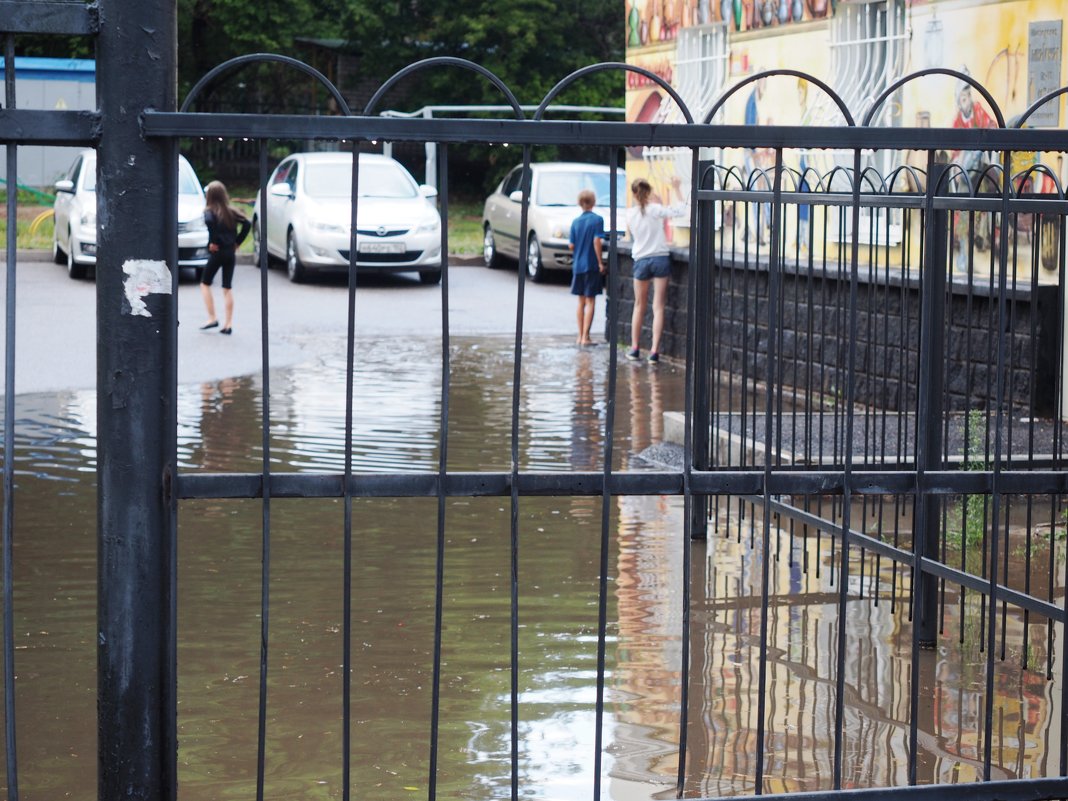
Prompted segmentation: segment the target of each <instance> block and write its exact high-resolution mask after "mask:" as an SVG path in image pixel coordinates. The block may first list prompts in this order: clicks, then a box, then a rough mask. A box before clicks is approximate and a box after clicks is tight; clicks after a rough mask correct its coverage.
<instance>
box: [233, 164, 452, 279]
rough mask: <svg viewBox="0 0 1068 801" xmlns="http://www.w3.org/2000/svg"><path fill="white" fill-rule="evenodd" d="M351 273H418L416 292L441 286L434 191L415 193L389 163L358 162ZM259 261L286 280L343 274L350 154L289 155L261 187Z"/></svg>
mask: <svg viewBox="0 0 1068 801" xmlns="http://www.w3.org/2000/svg"><path fill="white" fill-rule="evenodd" d="M359 192H360V194H359V199H358V201H357V212H356V213H357V220H356V266H357V268H359V269H360V270H361V271H375V272H418V273H419V279H420V280H421V281H422V282H423V283H424V284H436V283H438V282H439V281H440V280H441V215H439V214H438V210H437V206H436V205H435V203H434V201H433V198H435V197H437V190H435V189H434V188H433V187H431V186H426V185H423V186H420V185H419V184H417V183H416V182H415V179H414V178H412V176H411V174H410V173H409V172H408V171H407V170H406V169H404V167H402V166H401V165H400V163H398V162H397V161H395V160H393V159H392V158H389V157H388V156H383V155H379V154H377V153H361V154H360V174H359ZM264 219H265V220H266V223H267V255H268V256H272V257H276V258H279V259H284V260H285V265H286V272H287V274H288V275H289V280H291V281H294V282H299V281H303V280H304V279H305V278H306V277H307V276H308V274H309V273H310V272H313V271H314V272H345V271H347V270H348V268H349V248H350V247H351V241H350V240H351V225H350V223H351V220H352V154H351V153H294V154H292V155H291V156H288V157H287V158H285V159H283V160H282V163H281V164H279V165H278V167H276V168H275V171H274V172H273V173H271V177H270V179H269V180H268V181H267V212H266V214H264V213H263V210H262V209H261V208H260V198H259V197H257V199H256V207H255V211H254V212H253V218H252V233H253V236H254V237H255V248H256V259H257V262H258V261H259V247H260V228H259V224H260V221H261V220H264Z"/></svg>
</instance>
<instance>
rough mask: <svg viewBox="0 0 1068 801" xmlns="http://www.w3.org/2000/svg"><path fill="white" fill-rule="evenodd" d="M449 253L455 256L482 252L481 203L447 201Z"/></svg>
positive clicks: (474, 254) (473, 254)
mask: <svg viewBox="0 0 1068 801" xmlns="http://www.w3.org/2000/svg"><path fill="white" fill-rule="evenodd" d="M449 252H450V253H452V254H453V255H457V256H477V255H478V254H480V253H481V252H482V202H481V201H449Z"/></svg>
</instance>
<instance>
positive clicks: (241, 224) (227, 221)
mask: <svg viewBox="0 0 1068 801" xmlns="http://www.w3.org/2000/svg"><path fill="white" fill-rule="evenodd" d="M204 192H205V208H204V222H205V223H206V224H207V226H208V263H207V266H205V267H204V272H203V273H202V274H201V277H200V294H201V295H203V297H204V306H205V308H207V310H208V321H207V322H206V323H204V325H202V326H200V328H201V329H202V330H207V329H209V328H218V327H219V318H218V317H216V316H215V300H214V298H212V296H211V282H212V281H214V280H215V273H217V272H218V271H219V268H222V286H223V307H224V309H225V310H226V319H225V320H224V323H225V324H224V325H223V327H222V328H220V329H219V333H220V334H229V333H231V332H232V331H233V328H232V327H231V324H232V323H233V320H234V295H233V292H231V291H230V287H231V285H232V283H233V280H234V254H235V253H236V252H237V248H238V246H239V245H240V244H241V243H242V242H244V241H245V237H246V236H248V231H249V228H250V227H251V224H250V223H249V221H248V218H247V217H245V215H244V214H242V213H241V212H240V211H238V210H237V209H235V208H234V207H233V206H231V205H230V195H229V194H227V192H226V186H225V185H224V184H223V183H222V181H212V182H211V183H210V184H208V186H207V188H206V189H205V190H204Z"/></svg>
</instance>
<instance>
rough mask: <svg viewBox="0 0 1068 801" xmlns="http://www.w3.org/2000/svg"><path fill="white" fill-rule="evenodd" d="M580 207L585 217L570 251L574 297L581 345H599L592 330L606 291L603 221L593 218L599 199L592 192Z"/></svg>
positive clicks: (574, 227) (578, 221)
mask: <svg viewBox="0 0 1068 801" xmlns="http://www.w3.org/2000/svg"><path fill="white" fill-rule="evenodd" d="M578 204H579V206H580V207H582V214H580V215H579V216H578V217H576V218H575V220H574V222H572V223H571V236H570V240H569V247H570V248H571V252H572V253H573V254H574V255H573V257H572V259H571V294H572V295H577V296H578V312H577V319H578V340H577V342H578V344H579V345H580V346H586V345H596V344H597V343H596V342H594V341H593V340H591V339H590V328H591V327H592V326H593V308H594V303H595V302H596V299H597V296H598V295H600V294H601V290H602V289H604V273H605V270H606V269H607V268H606V267H605V264H604V259H602V258H601V240H602V239H604V220H603V219H601V215H599V214H594V212H593V207H594V206H595V205H597V196H596V195H595V194H594V193H593V191H592V190H590V189H583V190H582V191H581V192H579V196H578Z"/></svg>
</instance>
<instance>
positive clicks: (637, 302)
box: [630, 278, 649, 350]
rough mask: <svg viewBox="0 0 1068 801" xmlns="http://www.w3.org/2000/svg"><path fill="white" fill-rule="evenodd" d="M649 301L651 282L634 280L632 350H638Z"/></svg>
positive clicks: (631, 319) (631, 322) (631, 329)
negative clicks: (646, 305)
mask: <svg viewBox="0 0 1068 801" xmlns="http://www.w3.org/2000/svg"><path fill="white" fill-rule="evenodd" d="M648 300H649V282H648V281H641V280H639V279H637V278H635V279H634V314H633V315H632V316H631V318H630V349H631V350H637V349H638V342H639V340H640V339H641V336H642V320H644V319H645V304H646V302H648Z"/></svg>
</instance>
